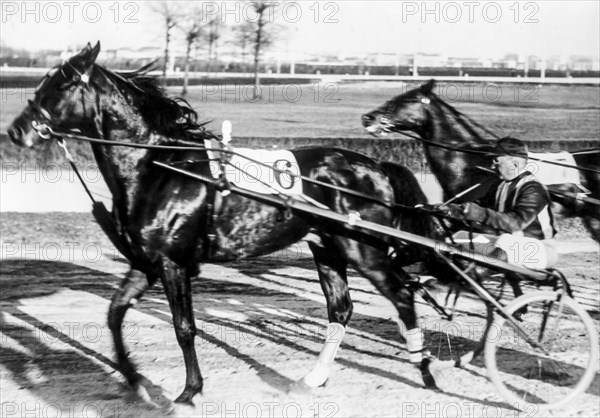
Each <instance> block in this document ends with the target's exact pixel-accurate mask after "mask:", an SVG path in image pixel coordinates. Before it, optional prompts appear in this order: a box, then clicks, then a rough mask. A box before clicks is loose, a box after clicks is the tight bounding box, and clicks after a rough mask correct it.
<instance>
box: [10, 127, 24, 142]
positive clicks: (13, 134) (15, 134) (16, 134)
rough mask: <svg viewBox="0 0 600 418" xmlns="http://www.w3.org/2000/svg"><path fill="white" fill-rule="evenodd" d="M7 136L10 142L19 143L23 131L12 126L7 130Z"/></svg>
mask: <svg viewBox="0 0 600 418" xmlns="http://www.w3.org/2000/svg"><path fill="white" fill-rule="evenodd" d="M8 136H10V139H11V140H12V141H20V140H21V138H22V137H23V129H21V128H20V127H19V126H13V127H11V128H9V129H8Z"/></svg>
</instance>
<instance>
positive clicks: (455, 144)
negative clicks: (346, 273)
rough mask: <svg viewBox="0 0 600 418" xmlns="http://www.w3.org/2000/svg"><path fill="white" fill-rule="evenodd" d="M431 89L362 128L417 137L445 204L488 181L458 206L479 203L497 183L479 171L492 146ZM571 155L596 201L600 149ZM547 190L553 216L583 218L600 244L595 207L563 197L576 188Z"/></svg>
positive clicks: (384, 108) (368, 117)
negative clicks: (413, 134)
mask: <svg viewBox="0 0 600 418" xmlns="http://www.w3.org/2000/svg"><path fill="white" fill-rule="evenodd" d="M434 86H435V82H434V80H431V81H429V82H428V83H425V84H423V85H422V86H420V87H419V88H416V89H413V90H410V91H408V92H406V93H403V94H401V95H398V96H396V97H394V98H392V99H390V100H389V101H387V102H386V103H384V104H383V105H381V106H380V107H378V108H376V109H374V110H372V111H370V112H368V113H366V114H364V115H363V117H362V123H363V126H364V127H365V129H366V130H367V132H369V133H371V134H372V135H374V136H377V137H379V136H381V135H382V134H385V133H388V132H396V133H405V132H414V133H416V134H417V136H418V140H420V141H422V142H423V149H424V152H425V156H426V158H427V161H428V163H429V165H430V166H431V170H432V172H433V174H434V175H435V176H436V178H437V179H438V180H439V182H440V184H441V186H442V188H443V191H444V201H446V200H448V199H450V198H452V197H454V196H456V195H457V194H459V193H461V192H463V191H464V190H467V189H468V188H469V187H472V186H473V185H475V184H481V183H482V182H486V184H485V186H487V187H478V188H476V189H475V190H473V191H472V192H470V193H467V194H465V195H463V196H461V197H460V198H459V199H457V202H467V201H474V200H477V199H478V198H480V197H481V195H482V194H484V193H485V192H486V191H487V189H488V188H489V187H493V184H494V181H495V180H496V179H495V178H494V177H490V176H489V174H488V173H486V172H485V171H482V170H480V169H479V167H485V168H487V167H490V166H491V164H492V158H491V157H489V156H486V155H485V152H487V151H491V147H492V146H491V143H490V142H489V141H487V140H486V139H485V138H483V137H482V136H481V135H480V132H481V130H482V127H481V126H479V125H476V124H475V123H474V122H472V121H471V120H469V119H468V118H467V117H465V115H463V114H461V113H460V112H459V111H458V110H457V109H455V108H454V107H453V106H451V105H449V104H448V103H446V102H444V101H443V100H442V99H441V98H440V97H438V96H437V95H436V94H435V93H434V92H433V89H434ZM483 130H485V129H483ZM486 131H487V130H486ZM488 132H489V131H488ZM463 150H464V151H463ZM573 157H574V159H575V162H576V164H577V165H578V166H579V167H584V168H587V169H591V170H585V171H584V170H580V171H579V175H580V177H581V183H582V184H583V185H585V186H586V187H587V188H588V189H589V190H590V191H591V194H590V196H589V197H590V198H592V199H595V200H596V201H597V200H598V199H600V150H596V151H595V152H592V153H573ZM496 181H497V180H496ZM550 191H551V197H552V200H553V202H554V203H558V204H560V205H556V204H554V205H553V207H552V210H553V212H554V213H555V214H556V213H558V214H561V215H563V216H580V217H582V219H583V221H584V223H585V225H586V226H587V228H588V230H589V231H590V233H591V235H592V237H593V238H594V239H595V240H596V241H600V208H599V207H598V205H594V204H593V203H585V202H582V201H581V200H578V199H575V198H572V197H568V196H565V192H566V193H567V194H570V195H571V196H576V194H577V192H578V191H579V189H578V187H577V186H576V185H575V184H559V185H552V188H551V190H550ZM592 199H590V200H592Z"/></svg>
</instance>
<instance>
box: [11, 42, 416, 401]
mask: <svg viewBox="0 0 600 418" xmlns="http://www.w3.org/2000/svg"><path fill="white" fill-rule="evenodd" d="M99 50H100V46H99V44H97V45H96V46H95V47H93V48H92V47H91V45H89V44H88V46H87V47H86V48H84V49H83V50H82V51H81V52H80V53H79V54H78V55H76V56H74V57H72V58H71V59H69V60H68V61H66V62H65V63H64V64H63V65H61V66H59V67H56V68H55V69H53V70H51V72H49V73H48V75H47V76H46V78H44V80H43V81H42V83H41V84H40V86H39V87H38V89H37V90H36V92H35V97H34V98H33V100H31V101H30V102H29V104H28V105H27V106H26V108H25V109H24V110H23V111H22V112H21V114H20V115H18V116H17V118H16V119H15V120H14V121H13V123H12V125H11V126H10V127H9V129H8V133H9V135H10V137H11V139H12V141H13V142H14V143H15V144H18V145H21V146H26V147H31V146H33V145H35V144H36V143H38V142H40V140H41V137H40V136H39V134H38V132H37V131H36V130H35V129H33V128H32V123H34V122H35V123H44V124H47V125H49V126H51V127H52V128H53V129H54V130H55V131H62V132H76V133H78V134H79V135H82V136H86V137H89V138H97V139H102V140H105V141H120V142H128V143H136V144H150V145H169V144H171V145H173V144H181V143H186V144H192V145H194V144H195V145H196V146H195V147H193V146H192V147H191V148H190V149H189V150H186V149H183V150H169V151H166V150H160V149H152V150H149V149H132V148H127V147H124V146H121V145H114V146H113V145H107V144H98V143H95V144H92V149H93V153H94V156H95V159H96V161H97V163H98V166H99V168H100V170H101V172H102V175H103V177H104V179H105V181H106V184H107V185H108V187H109V189H110V192H111V194H112V197H113V211H112V214H111V217H112V224H113V225H114V229H115V231H116V232H115V234H114V235H116V236H117V237H116V239H117V240H118V241H119V242H120V245H121V247H122V248H124V249H125V252H126V253H127V254H128V258H129V260H130V263H131V269H132V270H131V271H130V273H129V274H128V275H127V276H126V277H125V278H124V280H123V281H122V283H121V285H120V287H119V289H118V290H117V291H116V292H115V294H114V296H113V298H112V302H111V304H110V308H109V313H108V325H109V327H110V329H111V331H112V333H113V339H114V345H115V349H116V355H117V359H118V364H119V366H120V369H121V371H122V373H123V374H124V375H125V377H126V378H127V379H128V381H129V383H130V384H131V385H132V386H134V387H137V388H140V387H141V389H142V390H143V386H141V381H142V380H141V376H140V375H139V374H138V373H137V372H136V369H135V367H134V365H133V364H132V362H131V361H130V360H129V358H128V355H127V351H126V348H125V346H124V344H123V339H122V323H123V318H124V316H125V314H126V312H127V310H128V309H129V307H131V306H132V303H133V302H135V300H137V299H139V298H140V297H141V296H142V295H143V293H144V292H145V291H146V290H147V289H148V287H149V286H152V285H153V284H154V283H155V282H156V281H161V282H162V284H163V287H164V291H165V293H166V297H167V299H168V302H169V306H170V309H171V313H172V316H173V324H174V327H175V333H176V336H177V341H178V343H179V345H180V347H181V349H182V351H183V357H184V362H185V368H186V381H185V387H184V389H183V392H182V393H181V394H180V395H179V397H178V398H177V399H176V401H177V402H184V403H190V402H191V401H192V398H193V397H194V396H195V395H197V394H199V393H201V391H202V384H203V379H202V375H201V373H200V368H199V366H198V361H197V357H196V350H195V347H194V337H195V335H196V325H195V320H194V315H193V309H192V293H191V285H190V281H191V279H192V278H193V277H195V276H197V275H198V274H199V263H201V262H204V261H208V260H214V259H216V258H218V259H220V260H226V259H235V258H238V257H241V256H248V257H252V256H259V255H262V254H266V253H270V252H273V251H277V250H279V249H282V248H285V247H287V246H288V245H290V244H291V243H294V242H296V241H298V240H300V239H301V238H303V237H304V236H306V235H307V234H309V232H312V234H310V236H311V237H313V238H312V239H311V240H310V242H309V245H310V249H311V251H312V253H313V255H314V261H315V263H316V266H317V270H318V274H319V278H320V282H321V286H322V289H323V292H324V294H325V298H326V300H327V309H328V316H329V321H330V323H332V324H338V325H339V326H340V327H341V328H342V329H343V327H345V326H346V324H347V323H348V320H349V319H350V316H351V314H352V301H351V299H350V295H349V292H348V282H347V276H346V270H347V267H348V265H351V266H353V267H354V268H355V269H356V270H357V271H359V272H360V273H361V274H362V275H363V276H365V277H366V278H367V279H369V280H370V281H371V282H372V283H373V284H374V285H375V286H376V287H377V289H378V290H379V291H380V292H381V293H382V294H383V295H384V296H385V297H387V298H388V299H389V300H390V302H391V303H392V304H393V306H394V307H395V308H396V309H397V311H398V314H399V317H400V319H401V321H402V322H403V323H404V325H405V326H406V329H407V330H415V329H418V328H417V322H416V321H417V318H416V315H415V311H414V296H413V292H412V291H411V290H410V289H409V288H408V287H407V286H406V285H405V283H406V280H407V279H408V277H407V274H406V273H405V272H404V271H403V270H401V269H392V267H391V261H390V258H389V257H388V255H387V252H388V249H389V243H388V242H386V240H385V239H384V238H383V237H376V236H371V237H368V236H362V235H361V236H358V235H357V234H356V233H355V232H352V231H349V230H347V229H345V228H343V227H342V226H341V225H340V224H334V223H332V222H328V221H326V220H320V219H317V218H315V217H314V216H311V215H294V216H291V217H288V216H280V215H281V214H280V210H279V209H277V208H275V207H272V206H269V205H265V204H262V203H259V202H257V201H254V200H250V199H247V198H243V197H240V196H238V195H235V194H229V195H225V194H221V193H219V192H218V191H215V190H211V188H210V187H209V185H207V184H205V183H201V182H196V181H192V180H190V179H188V178H185V177H183V176H179V175H176V174H173V173H170V172H167V171H166V170H164V169H161V168H159V167H157V166H156V165H155V164H153V162H154V161H159V162H163V163H167V164H169V163H175V162H183V163H182V165H179V167H180V168H184V169H186V170H188V171H190V172H193V173H196V174H200V175H204V176H208V177H210V168H209V164H208V162H207V159H208V157H207V153H206V151H205V150H202V149H199V147H202V146H203V144H204V142H203V141H204V140H205V139H211V138H214V136H213V135H212V134H211V133H210V132H208V131H206V130H204V129H203V128H202V126H200V125H198V124H197V123H196V122H195V118H196V113H195V112H194V111H193V110H192V109H191V108H190V107H189V106H187V104H186V103H185V102H182V101H177V100H173V99H169V98H167V97H165V96H164V94H163V93H162V91H160V89H159V88H158V87H157V84H156V80H154V79H153V78H151V77H148V76H146V75H145V74H144V73H141V72H139V73H127V74H126V73H123V74H120V73H115V72H112V71H109V70H107V69H106V68H103V67H102V66H100V65H97V64H96V63H95V60H96V57H97V55H98V52H99ZM293 154H294V155H295V157H296V159H297V161H298V164H299V167H300V171H301V173H300V174H302V175H303V176H306V177H310V178H311V179H315V180H319V181H321V182H324V183H328V184H331V185H334V186H338V187H343V188H349V189H352V190H354V191H358V192H361V193H364V194H367V195H369V196H372V197H374V198H376V199H379V200H380V201H385V202H390V203H391V202H394V201H402V202H404V203H406V204H416V203H420V202H419V201H417V200H415V199H422V198H423V195H422V192H421V191H420V189H419V188H418V185H417V183H416V180H414V178H412V177H401V176H400V177H398V176H396V177H395V178H393V179H392V178H390V177H389V175H388V173H386V170H388V171H389V170H392V169H393V167H391V166H388V168H386V169H384V168H382V166H380V165H378V164H377V163H375V162H374V161H372V160H371V159H369V158H367V157H365V156H362V155H360V154H357V153H353V152H350V151H346V150H340V149H330V148H311V147H306V148H301V149H297V150H293ZM188 161H189V162H188ZM194 161H196V162H194ZM396 169H397V170H399V171H397V173H401V172H402V169H399V168H396ZM404 174H407V173H406V172H404ZM304 193H305V195H307V196H308V197H310V198H311V199H314V200H315V201H317V202H319V204H321V205H325V206H327V207H328V208H330V209H331V210H334V211H336V212H338V213H342V214H350V213H357V214H359V215H360V217H361V218H362V219H364V220H370V221H373V222H377V223H379V224H383V225H389V226H391V225H396V223H395V219H394V217H395V214H394V211H393V210H392V207H391V206H389V205H385V204H381V203H377V202H374V201H372V200H365V199H360V198H357V197H356V196H352V195H348V194H345V193H343V192H342V191H340V190H339V189H338V190H336V189H331V188H327V187H321V186H318V185H315V184H309V183H307V184H306V185H305V187H304ZM400 193H402V195H400ZM406 219H408V218H404V219H403V220H404V221H406ZM208 230H210V231H211V234H209V233H208ZM209 235H212V237H209ZM113 238H114V237H113ZM140 272H141V274H140ZM337 337H338V338H339V341H338V342H337V343H335V344H336V345H337V346H339V343H340V342H341V338H340V335H339V334H338V335H337ZM327 344H329V345H328V346H329V347H330V346H331V341H326V345H327ZM337 346H336V347H335V349H334V350H331V349H328V350H329V351H328V353H329V354H328V356H329V359H330V360H331V361H332V360H333V354H334V353H335V351H336V350H337ZM324 351H327V350H325V348H324ZM332 352H333V354H332ZM325 357H327V356H325ZM329 366H330V362H329V363H328V362H327V361H325V362H324V364H321V365H320V366H317V368H316V369H315V370H317V371H316V372H315V370H313V372H314V373H313V372H311V373H309V374H308V375H307V377H310V378H308V379H307V378H305V379H304V382H305V383H306V384H309V385H312V386H316V385H320V384H323V383H324V382H325V380H326V379H327V373H328V372H329ZM319 367H320V369H319ZM421 369H422V370H423V369H424V368H423V367H422V368H421ZM424 373H425V372H424ZM424 376H425V377H426V375H424Z"/></svg>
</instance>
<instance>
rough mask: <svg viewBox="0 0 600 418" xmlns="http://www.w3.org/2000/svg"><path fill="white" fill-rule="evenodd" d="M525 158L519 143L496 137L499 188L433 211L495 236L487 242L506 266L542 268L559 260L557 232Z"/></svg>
mask: <svg viewBox="0 0 600 418" xmlns="http://www.w3.org/2000/svg"><path fill="white" fill-rule="evenodd" d="M527 154H528V149H527V145H526V144H525V143H523V141H521V140H519V139H517V138H512V137H510V136H507V137H504V138H501V139H499V140H498V141H497V143H496V145H495V147H494V150H493V152H492V153H491V154H490V155H492V156H493V157H494V160H493V165H494V168H495V171H496V173H497V174H498V176H499V177H500V178H501V179H502V180H503V181H502V182H501V183H500V185H499V186H498V188H497V189H495V190H494V189H492V190H490V191H489V192H488V193H487V194H486V195H485V196H484V197H483V198H482V199H481V200H480V201H479V202H469V203H464V204H460V205H458V204H446V205H444V204H442V205H439V206H437V209H438V210H441V211H442V212H443V213H444V214H445V215H447V216H449V217H452V218H458V219H461V220H466V221H473V222H477V223H478V225H476V226H474V228H475V230H476V231H477V232H482V233H487V234H492V235H494V236H498V235H499V237H498V238H492V239H490V242H491V243H492V244H493V246H494V247H497V248H501V249H502V250H504V252H505V253H506V259H507V261H508V262H509V263H512V264H516V265H521V266H525V267H529V268H537V269H543V268H549V267H551V266H552V265H554V264H555V263H556V261H557V252H556V250H555V248H554V245H553V241H552V238H553V237H554V235H555V234H556V229H555V228H554V219H553V216H552V212H551V211H550V203H551V202H550V196H549V194H548V190H547V189H546V187H545V186H544V185H543V184H541V183H540V182H539V181H538V180H537V179H536V178H535V176H533V174H531V173H530V172H529V171H527V169H526V165H527ZM463 235H464V233H463ZM488 238H489V236H488Z"/></svg>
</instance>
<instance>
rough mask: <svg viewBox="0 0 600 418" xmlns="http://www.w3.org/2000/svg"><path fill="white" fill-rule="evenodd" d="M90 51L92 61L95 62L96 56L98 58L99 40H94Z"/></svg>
mask: <svg viewBox="0 0 600 418" xmlns="http://www.w3.org/2000/svg"><path fill="white" fill-rule="evenodd" d="M88 45H89V44H88ZM91 53H92V62H96V58H98V54H99V53H100V41H98V42H96V45H95V46H94V47H93V48H92V51H91Z"/></svg>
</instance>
